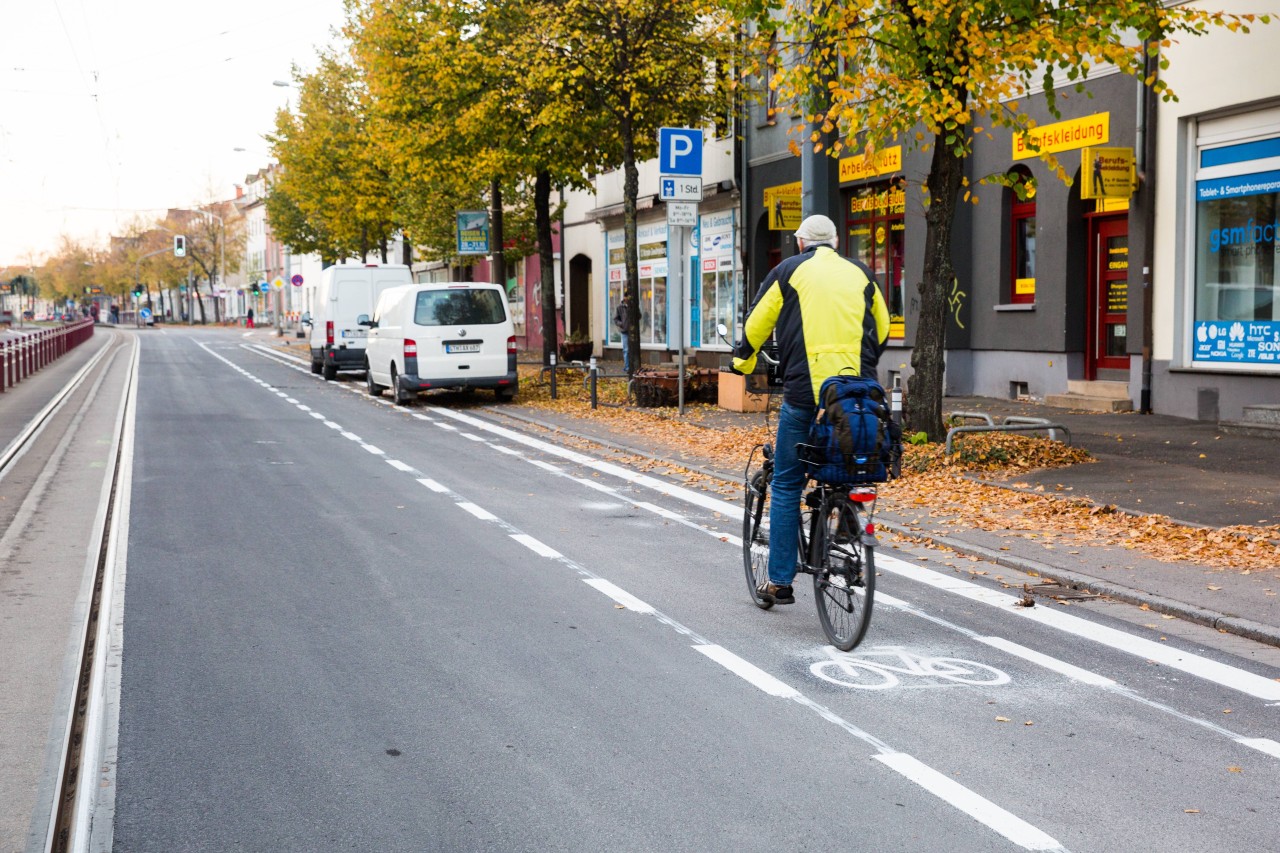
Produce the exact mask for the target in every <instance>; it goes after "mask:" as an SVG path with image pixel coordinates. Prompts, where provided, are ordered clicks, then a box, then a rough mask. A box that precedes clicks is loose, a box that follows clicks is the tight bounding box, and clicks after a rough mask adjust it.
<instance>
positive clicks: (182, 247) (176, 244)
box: [173, 234, 187, 258]
mask: <svg viewBox="0 0 1280 853" xmlns="http://www.w3.org/2000/svg"><path fill="white" fill-rule="evenodd" d="M173 256H174V257H175V258H185V257H186V256H187V238H186V237H184V236H182V235H181V234H174V235H173Z"/></svg>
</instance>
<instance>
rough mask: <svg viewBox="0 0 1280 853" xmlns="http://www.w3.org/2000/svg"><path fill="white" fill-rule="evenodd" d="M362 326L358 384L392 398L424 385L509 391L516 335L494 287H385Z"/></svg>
mask: <svg viewBox="0 0 1280 853" xmlns="http://www.w3.org/2000/svg"><path fill="white" fill-rule="evenodd" d="M356 322H357V323H358V324H359V325H361V326H363V327H365V328H367V329H368V330H369V336H368V339H367V344H366V347H365V358H366V360H367V361H366V365H365V370H366V372H365V382H366V385H367V387H368V390H369V393H370V394H372V395H373V396H375V397H377V396H380V395H381V394H382V391H383V389H385V388H390V389H391V393H392V396H393V397H394V398H395V401H396V402H397V403H403V402H406V401H407V400H409V399H411V398H412V397H414V396H416V395H417V393H418V392H419V391H425V390H428V389H431V388H492V389H493V392H494V394H495V395H496V396H497V398H498V399H499V400H503V401H506V400H510V399H511V398H512V397H514V396H515V393H516V389H517V386H518V384H519V381H518V378H517V375H516V334H515V326H514V325H513V324H512V321H511V316H510V315H509V314H508V312H507V298H506V294H505V292H504V291H503V289H502V288H501V287H499V286H498V285H496V284H481V283H472V282H468V283H436V284H414V285H409V286H406V287H393V288H391V289H389V290H386V291H383V293H382V295H381V296H380V297H379V298H378V304H377V307H376V308H375V309H374V312H373V316H372V317H367V316H365V317H360V318H359V319H358V320H357V321H356Z"/></svg>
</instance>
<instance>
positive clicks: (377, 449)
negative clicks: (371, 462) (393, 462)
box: [360, 442, 386, 456]
mask: <svg viewBox="0 0 1280 853" xmlns="http://www.w3.org/2000/svg"><path fill="white" fill-rule="evenodd" d="M360 446H361V447H363V448H364V449H365V450H367V451H369V452H370V453H372V454H373V455H374V456H385V455H386V451H384V450H383V449H382V448H380V447H374V446H373V445H372V444H364V443H363V442H362V443H361V444H360Z"/></svg>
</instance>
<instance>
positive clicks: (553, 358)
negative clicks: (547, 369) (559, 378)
mask: <svg viewBox="0 0 1280 853" xmlns="http://www.w3.org/2000/svg"><path fill="white" fill-rule="evenodd" d="M551 399H552V400H555V399H557V398H556V354H555V353H551Z"/></svg>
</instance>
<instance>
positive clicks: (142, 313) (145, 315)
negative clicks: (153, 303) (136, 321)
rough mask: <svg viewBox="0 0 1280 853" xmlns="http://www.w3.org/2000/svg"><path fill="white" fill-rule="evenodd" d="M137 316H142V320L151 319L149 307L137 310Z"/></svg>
mask: <svg viewBox="0 0 1280 853" xmlns="http://www.w3.org/2000/svg"><path fill="white" fill-rule="evenodd" d="M138 316H139V317H141V318H142V319H144V320H150V319H151V309H150V308H143V309H142V310H141V311H139V312H138Z"/></svg>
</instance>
